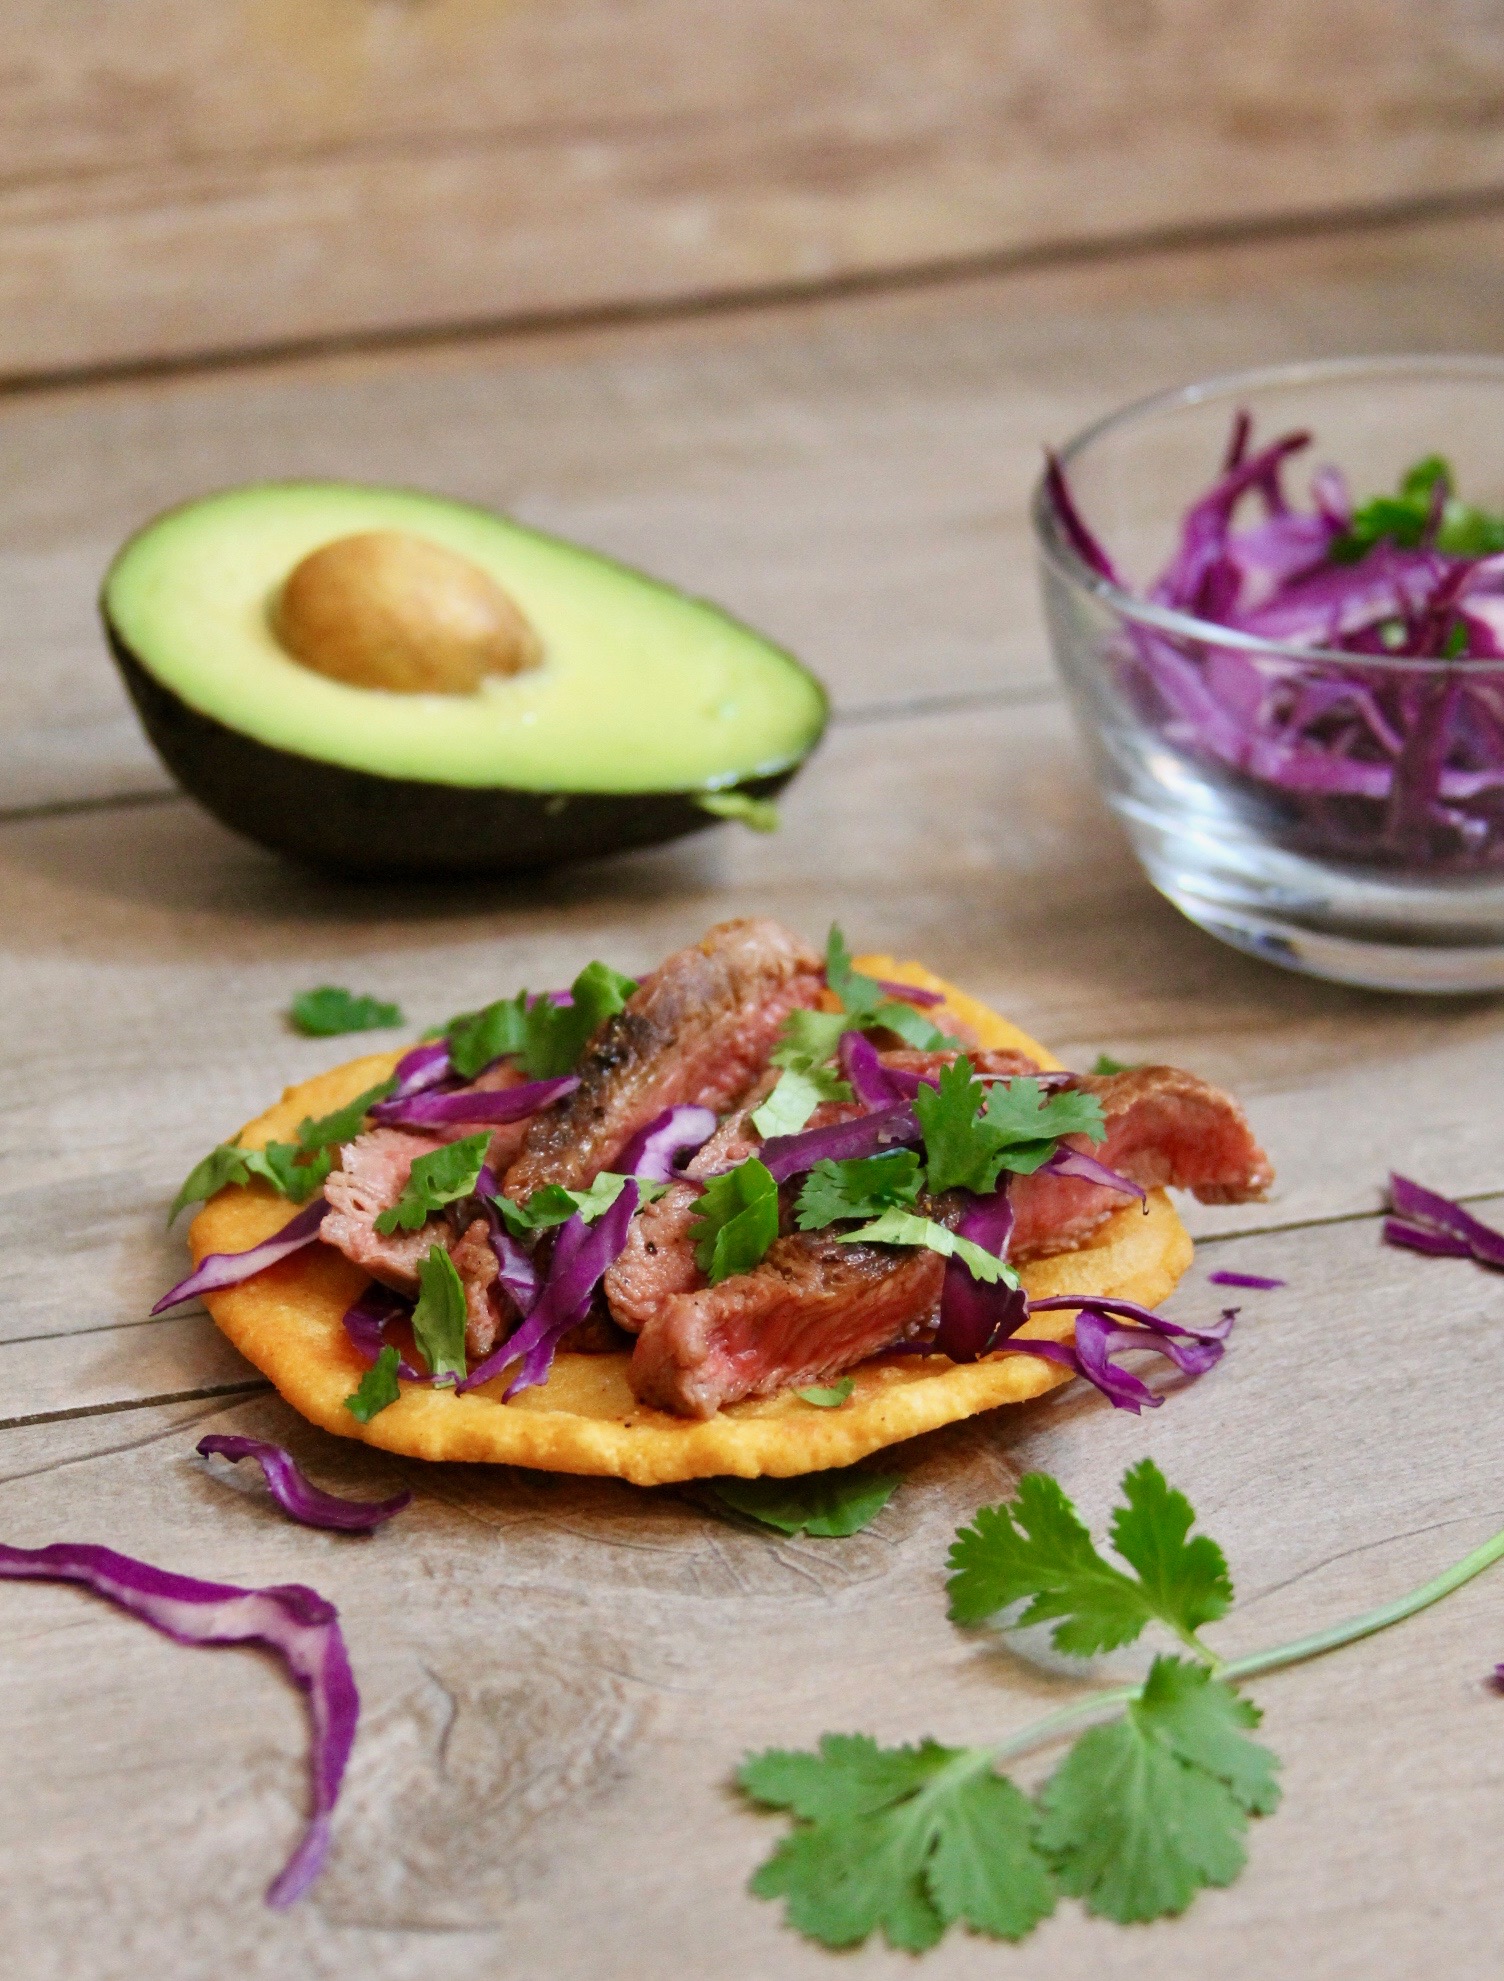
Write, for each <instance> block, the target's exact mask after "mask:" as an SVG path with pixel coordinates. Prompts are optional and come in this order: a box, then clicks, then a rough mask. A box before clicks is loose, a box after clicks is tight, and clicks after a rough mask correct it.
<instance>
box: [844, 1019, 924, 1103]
mask: <svg viewBox="0 0 1504 1981" xmlns="http://www.w3.org/2000/svg"><path fill="white" fill-rule="evenodd" d="M839 1051H840V1058H841V1072H842V1074H843V1075H844V1077H845V1079H846V1080H847V1082H848V1083H849V1085H850V1087H851V1091H852V1092H853V1093H854V1094H855V1095H856V1097H857V1099H858V1100H859V1101H860V1102H861V1104H862V1106H863V1107H865V1108H884V1107H895V1106H897V1105H898V1104H899V1103H901V1102H903V1101H911V1100H912V1099H913V1098H914V1095H915V1093H916V1092H917V1091H918V1088H919V1076H918V1075H917V1074H915V1073H910V1074H909V1075H908V1076H907V1080H904V1079H900V1078H899V1077H898V1075H897V1073H896V1072H895V1071H894V1069H892V1068H890V1067H887V1066H884V1065H883V1063H882V1059H881V1058H880V1057H879V1054H878V1050H877V1047H876V1046H875V1045H874V1044H873V1043H872V1041H871V1039H869V1038H868V1037H867V1035H866V1033H865V1032H842V1034H841V1039H840V1046H839ZM910 1082H911V1083H912V1085H910V1084H909V1083H910Z"/></svg>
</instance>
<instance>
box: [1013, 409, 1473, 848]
mask: <svg viewBox="0 0 1504 1981" xmlns="http://www.w3.org/2000/svg"><path fill="white" fill-rule="evenodd" d="M1246 431H1247V416H1246V415H1245V414H1240V415H1239V417H1238V423H1237V425H1236V427H1235V430H1234V445H1233V446H1232V447H1230V448H1229V450H1228V456H1227V463H1226V464H1225V465H1224V471H1223V473H1222V474H1221V476H1220V477H1219V479H1218V480H1217V481H1216V482H1215V483H1214V484H1213V486H1212V487H1211V488H1210V489H1209V490H1208V491H1207V493H1206V494H1205V495H1203V496H1202V497H1201V498H1200V499H1199V500H1198V501H1196V502H1195V503H1193V504H1192V505H1191V507H1190V508H1189V509H1188V510H1187V511H1186V514H1185V517H1184V519H1183V522H1182V524H1181V533H1180V542H1179V545H1178V547H1177V549H1176V552H1175V554H1174V556H1173V557H1172V558H1171V560H1170V562H1169V563H1168V565H1167V566H1166V567H1165V569H1164V570H1163V571H1162V572H1161V574H1160V576H1159V577H1158V579H1157V580H1156V581H1155V582H1154V583H1153V584H1152V585H1151V586H1150V587H1149V589H1148V593H1147V597H1148V599H1149V600H1150V601H1151V602H1152V603H1154V604H1156V605H1161V606H1166V607H1169V608H1170V609H1171V610H1174V611H1177V612H1181V613H1185V614H1188V615H1190V616H1192V617H1194V618H1196V619H1200V620H1204V621H1209V622H1211V623H1212V624H1215V625H1219V626H1225V627H1227V628H1229V629H1231V630H1233V631H1236V632H1238V633H1241V634H1246V635H1251V636H1253V637H1255V638H1257V639H1262V640H1269V641H1274V642H1277V643H1279V644H1280V645H1284V646H1295V647H1302V648H1307V649H1309V650H1310V654H1311V658H1310V659H1309V660H1301V659H1295V658H1281V657H1280V656H1277V655H1271V654H1262V653H1257V652H1250V651H1249V650H1248V649H1246V648H1239V647H1236V646H1229V645H1220V644H1217V643H1216V642H1215V641H1213V640H1208V639H1204V638H1195V637H1190V636H1186V635H1183V634H1178V633H1172V632H1170V631H1169V630H1165V629H1159V628H1155V627H1150V626H1148V625H1146V624H1130V625H1129V626H1128V627H1127V628H1126V629H1125V632H1124V635H1123V639H1122V642H1121V644H1120V646H1119V649H1118V652H1117V655H1116V662H1117V668H1118V677H1119V682H1120V685H1121V687H1122V690H1123V692H1124V694H1125V696H1126V698H1127V699H1128V701H1129V702H1130V703H1131V704H1132V706H1133V707H1134V709H1135V712H1136V713H1137V714H1138V716H1139V718H1140V719H1141V720H1143V721H1144V722H1146V723H1147V724H1148V725H1149V726H1150V727H1151V728H1153V729H1154V730H1155V731H1156V732H1157V733H1158V735H1159V736H1160V737H1161V739H1162V740H1163V741H1164V742H1165V743H1166V744H1167V745H1169V746H1171V747H1172V748H1174V749H1177V750H1180V751H1182V752H1184V753H1185V754H1187V755H1188V756H1191V757H1194V758H1196V759H1198V760H1199V761H1200V763H1201V764H1202V765H1203V766H1204V767H1205V766H1211V767H1213V768H1215V770H1216V771H1217V773H1218V775H1219V776H1220V777H1223V778H1230V779H1231V780H1232V781H1233V784H1234V786H1235V788H1241V789H1242V790H1243V791H1244V792H1245V793H1246V794H1248V795H1255V796H1257V797H1258V799H1259V800H1260V802H1261V805H1262V807H1263V813H1262V815H1261V816H1262V817H1263V820H1264V825H1263V829H1264V830H1266V831H1268V832H1270V833H1271V834H1272V835H1273V836H1274V837H1276V838H1277V839H1278V840H1279V841H1280V842H1281V843H1283V844H1285V845H1287V846H1289V847H1291V848H1292V849H1293V850H1296V851H1302V852H1309V853H1316V854H1320V855H1323V856H1326V857H1332V858H1342V859H1352V860H1360V861H1362V862H1364V863H1366V864H1378V865H1387V866H1411V867H1417V866H1419V867H1425V868H1426V869H1428V870H1446V871H1471V870H1477V869H1479V868H1487V867H1498V866H1500V865H1504V670H1501V669H1500V668H1498V667H1496V666H1490V665H1486V664H1484V663H1488V662H1494V661H1498V660H1501V659H1504V557H1501V556H1500V555H1499V554H1497V546H1498V541H1499V525H1498V519H1491V518H1487V517H1485V516H1484V515H1483V513H1482V512H1481V511H1473V510H1468V509H1467V508H1466V506H1465V505H1461V504H1457V503H1455V502H1454V499H1453V498H1452V496H1451V492H1450V480H1449V471H1448V470H1447V469H1446V466H1445V464H1444V463H1443V462H1440V461H1436V462H1428V463H1422V464H1421V465H1420V467H1419V468H1417V469H1415V470H1412V472H1411V474H1410V475H1409V476H1408V477H1407V478H1406V481H1405V484H1404V486H1403V488H1402V494H1401V498H1400V499H1396V500H1394V501H1390V500H1388V499H1387V498H1386V499H1380V500H1379V501H1376V502H1374V503H1370V504H1367V505H1365V506H1364V507H1363V508H1362V509H1360V510H1357V511H1355V510H1354V508H1353V505H1352V502H1351V500H1350V498H1349V496H1348V494H1347V491H1346V488H1345V486H1344V484H1343V481H1342V477H1341V475H1340V474H1339V473H1338V472H1337V471H1336V470H1335V469H1331V468H1324V469H1320V470H1318V471H1317V473H1316V475H1315V476H1314V477H1313V480H1312V483H1311V497H1312V506H1311V508H1310V509H1309V510H1296V509H1294V508H1293V507H1292V506H1291V504H1290V502H1289V501H1288V499H1287V497H1286V494H1285V492H1284V488H1283V482H1282V475H1283V470H1284V467H1285V463H1286V461H1287V459H1288V457H1289V456H1290V455H1292V454H1294V453H1296V452H1298V451H1299V450H1301V449H1302V448H1304V447H1306V446H1307V445H1308V444H1309V439H1310V436H1309V435H1308V434H1304V433H1292V434H1287V435H1284V436H1283V437H1282V438H1280V439H1278V440H1276V441H1274V442H1273V443H1272V444H1270V445H1269V446H1267V447H1265V448H1263V449H1262V450H1261V451H1260V452H1259V453H1256V454H1253V455H1249V454H1247V451H1246V440H1245V445H1244V447H1243V448H1242V449H1241V450H1240V449H1239V447H1238V445H1237V441H1238V439H1239V438H1240V437H1242V436H1245V435H1246ZM1427 474H1432V475H1434V477H1435V479H1434V481H1430V482H1426V480H1425V477H1426V476H1427ZM1417 476H1419V477H1421V480H1422V482H1423V483H1424V491H1423V492H1420V491H1418V490H1417V488H1416V487H1415V486H1413V484H1414V483H1415V481H1416V477H1417ZM1045 484H1046V491H1047V495H1048V497H1049V499H1050V502H1051V505H1052V507H1053V509H1054V513H1055V517H1056V520H1057V522H1058V525H1059V528H1060V531H1061V534H1062V536H1063V537H1064V538H1065V540H1066V541H1067V543H1068V544H1069V545H1070V547H1071V548H1072V550H1074V552H1075V553H1076V555H1077V556H1078V557H1080V558H1081V559H1082V561H1083V562H1085V563H1086V564H1087V565H1089V566H1090V568H1091V569H1092V570H1093V571H1094V572H1096V573H1097V574H1098V576H1100V577H1103V578H1106V579H1107V580H1108V581H1109V582H1110V583H1112V584H1113V585H1115V586H1117V587H1118V588H1119V589H1120V590H1128V589H1129V587H1128V586H1127V585H1126V583H1125V581H1124V580H1123V578H1122V577H1121V576H1120V575H1119V573H1118V572H1117V570H1116V569H1115V567H1114V565H1113V562H1112V559H1111V558H1110V557H1109V556H1108V554H1107V552H1106V551H1105V550H1104V549H1103V548H1102V545H1101V544H1100V543H1099V542H1098V541H1097V539H1096V537H1095V536H1094V535H1093V533H1092V531H1091V529H1090V527H1089V526H1088V525H1087V523H1086V522H1085V521H1084V519H1083V518H1082V516H1081V514H1080V511H1079V510H1078V509H1077V507H1076V505H1075V502H1074V499H1073V497H1072V494H1071V491H1070V487H1069V485H1068V483H1067V480H1066V477H1065V473H1064V470H1063V468H1062V465H1061V463H1060V462H1059V461H1058V460H1056V459H1055V458H1053V457H1051V459H1050V460H1049V463H1048V466H1047V470H1046V476H1045ZM1246 501H1253V502H1256V503H1257V504H1258V505H1259V508H1260V510H1261V512H1262V514H1261V516H1260V518H1259V519H1258V520H1255V521H1252V522H1249V523H1247V524H1246V525H1245V526H1244V527H1242V528H1235V527H1234V524H1235V521H1236V520H1237V516H1238V512H1239V511H1240V509H1241V508H1242V506H1243V504H1244V503H1245V502H1246ZM1427 503H1429V509H1427ZM1407 504H1408V505H1409V508H1408V510H1407V508H1406V505H1407ZM1417 504H1419V507H1417V506H1416V505H1417ZM1454 509H1455V510H1458V511H1460V512H1461V514H1462V516H1463V518H1464V527H1462V528H1461V530H1460V532H1459V531H1456V530H1453V532H1452V534H1450V535H1449V533H1448V531H1449V528H1450V527H1451V525H1450V522H1449V519H1450V518H1451V517H1452V512H1453V511H1454ZM1381 511H1385V512H1388V511H1392V512H1393V513H1394V516H1395V517H1396V518H1398V521H1397V522H1396V523H1394V524H1393V525H1392V526H1386V524H1385V522H1384V519H1383V517H1382V516H1380V515H1379V514H1378V512H1381ZM1466 519H1472V524H1471V527H1470V528H1469V526H1468V525H1467V522H1466ZM1449 543H1450V544H1452V545H1453V546H1454V547H1453V548H1450V549H1449V548H1447V547H1446V546H1447V545H1448V544H1449ZM1457 546H1466V552H1465V554H1464V550H1463V549H1462V548H1459V547H1457ZM1479 547H1481V548H1482V550H1483V552H1484V553H1486V554H1476V553H1477V552H1478V550H1479ZM1398 659H1412V660H1432V661H1439V662H1443V663H1445V664H1444V665H1443V666H1441V667H1438V668H1435V669H1431V670H1421V671H1414V670H1406V669H1404V668H1396V667H1394V666H1392V665H1390V664H1389V663H1390V662H1392V661H1394V660H1398Z"/></svg>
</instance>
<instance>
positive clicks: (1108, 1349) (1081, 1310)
mask: <svg viewBox="0 0 1504 1981" xmlns="http://www.w3.org/2000/svg"><path fill="white" fill-rule="evenodd" d="M1071 1307H1074V1308H1076V1309H1077V1310H1078V1311H1077V1315H1076V1335H1075V1341H1074V1342H1060V1341H1034V1340H1029V1339H1024V1340H1020V1339H1019V1338H1018V1337H1017V1336H1013V1337H1010V1338H1009V1339H1008V1340H1007V1341H1005V1342H1003V1343H1002V1345H1001V1346H1002V1352H1003V1353H1004V1354H1009V1355H1011V1354H1018V1355H1037V1356H1040V1357H1042V1358H1043V1359H1044V1360H1045V1361H1047V1362H1058V1363H1059V1364H1061V1365H1062V1367H1064V1368H1067V1369H1070V1370H1071V1371H1072V1373H1073V1374H1075V1375H1078V1376H1083V1377H1084V1378H1085V1379H1086V1381H1087V1382H1089V1383H1091V1384H1092V1385H1093V1386H1094V1387H1095V1388H1097V1389H1099V1390H1100V1391H1101V1392H1102V1394H1103V1395H1104V1396H1105V1397H1106V1398H1107V1400H1108V1402H1109V1403H1111V1404H1112V1405H1113V1406H1114V1408H1115V1409H1118V1410H1131V1411H1133V1412H1134V1414H1135V1415H1137V1414H1139V1413H1140V1412H1141V1411H1143V1410H1146V1409H1149V1410H1157V1409H1158V1408H1159V1405H1160V1404H1161V1403H1162V1402H1163V1401H1164V1399H1163V1398H1162V1397H1159V1396H1156V1395H1155V1393H1154V1391H1153V1390H1152V1389H1150V1388H1149V1386H1148V1384H1147V1383H1143V1382H1140V1380H1139V1378H1138V1377H1137V1376H1135V1375H1132V1374H1130V1373H1129V1371H1128V1370H1127V1369H1120V1368H1119V1367H1118V1366H1117V1364H1116V1363H1115V1362H1114V1361H1113V1360H1112V1357H1113V1356H1114V1355H1116V1354H1119V1353H1120V1352H1122V1351H1123V1350H1124V1349H1130V1348H1152V1349H1153V1350H1154V1351H1155V1352H1156V1353H1157V1354H1160V1355H1164V1356H1167V1357H1168V1358H1169V1360H1170V1361H1172V1362H1173V1363H1174V1364H1175V1366H1176V1367H1177V1368H1178V1369H1180V1370H1182V1371H1183V1372H1184V1374H1186V1375H1188V1376H1201V1375H1205V1373H1206V1371H1207V1370H1208V1369H1210V1368H1212V1367H1214V1366H1215V1364H1216V1363H1218V1362H1220V1361H1221V1359H1222V1354H1223V1347H1224V1344H1225V1342H1226V1339H1227V1336H1228V1334H1229V1333H1230V1332H1231V1330H1232V1324H1233V1321H1234V1320H1235V1319H1236V1317H1237V1311H1238V1310H1237V1308H1236V1307H1229V1308H1227V1309H1226V1310H1225V1311H1224V1313H1223V1314H1222V1317H1221V1319H1220V1320H1217V1321H1214V1322H1212V1323H1210V1324H1209V1325H1208V1326H1205V1327H1193V1326H1191V1325H1190V1324H1189V1323H1188V1322H1183V1321H1172V1320H1169V1319H1167V1318H1166V1317H1165V1315H1163V1314H1157V1313H1155V1311H1154V1309H1153V1308H1152V1307H1141V1306H1139V1305H1138V1303H1137V1302H1136V1301H1132V1300H1110V1299H1106V1298H1104V1297H1102V1296H1099V1295H1096V1294H1059V1295H1055V1296H1052V1297H1051V1298H1049V1299H1047V1300H1031V1301H1030V1302H1029V1312H1030V1313H1031V1314H1040V1313H1048V1312H1050V1311H1051V1310H1052V1309H1056V1308H1071ZM1123 1321H1127V1322H1130V1323H1132V1325H1130V1326H1126V1327H1124V1326H1121V1325H1119V1323H1120V1322H1123Z"/></svg>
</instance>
